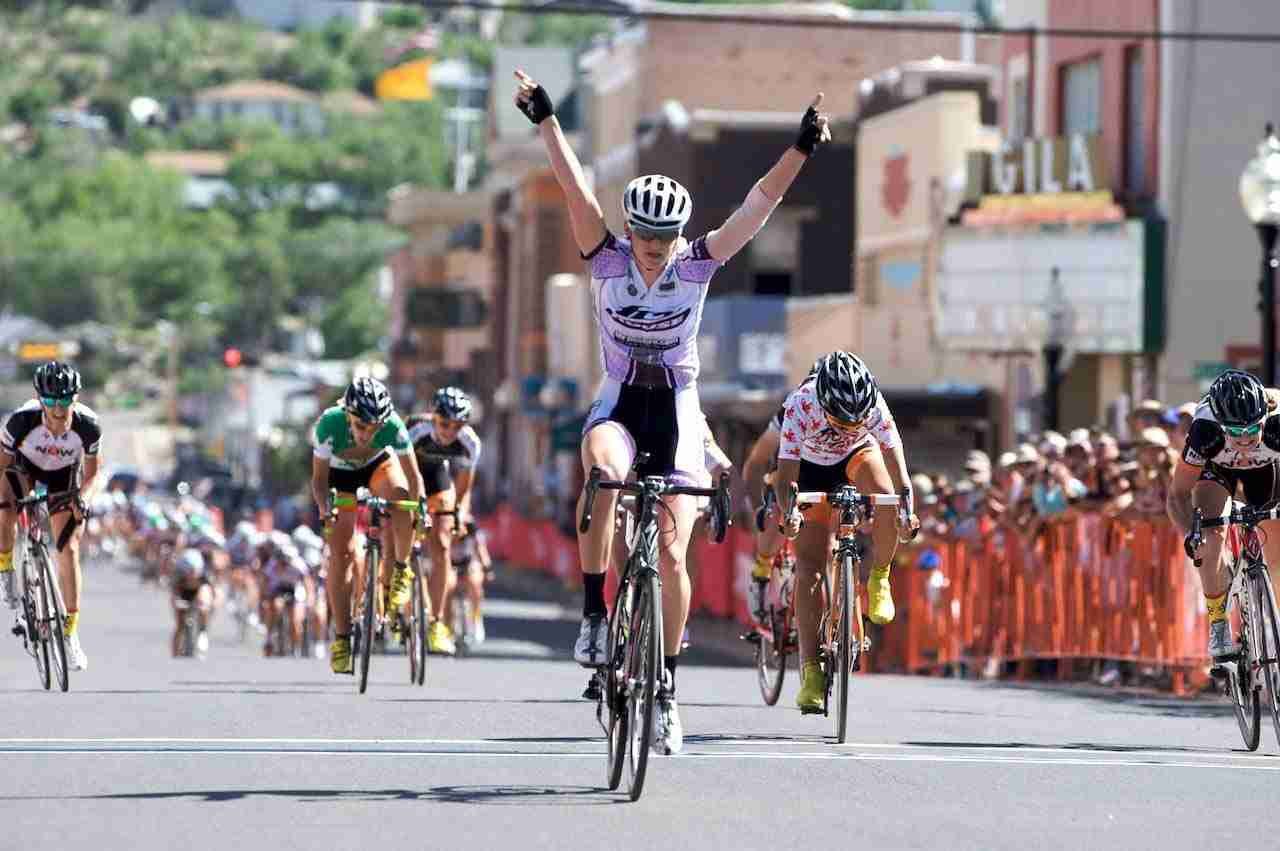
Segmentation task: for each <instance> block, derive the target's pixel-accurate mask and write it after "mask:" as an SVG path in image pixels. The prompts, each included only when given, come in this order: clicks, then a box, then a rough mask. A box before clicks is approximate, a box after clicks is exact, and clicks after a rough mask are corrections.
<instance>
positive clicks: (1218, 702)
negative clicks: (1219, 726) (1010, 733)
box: [983, 682, 1234, 718]
mask: <svg viewBox="0 0 1280 851" xmlns="http://www.w3.org/2000/svg"><path fill="white" fill-rule="evenodd" d="M983 688H987V689H1000V690H1010V691H1029V692H1035V693H1036V694H1037V695H1038V696H1041V697H1045V698H1050V699H1057V700H1071V701H1094V702H1098V703H1105V704H1108V705H1110V706H1113V707H1117V708H1118V709H1119V710H1120V711H1119V712H1118V714H1122V715H1143V716H1151V715H1156V716H1162V717H1165V718H1230V717H1231V716H1232V714H1233V712H1234V710H1233V709H1232V708H1231V704H1229V703H1228V702H1227V701H1226V699H1225V698H1222V697H1213V696H1203V697H1199V698H1197V697H1173V696H1171V695H1170V696H1165V695H1161V694H1157V693H1154V692H1150V691H1127V690H1118V689H1109V688H1104V687H1101V686H1089V685H1083V684H1080V683H1071V684H1066V685H1051V684H1048V683H1014V682H990V683H983Z"/></svg>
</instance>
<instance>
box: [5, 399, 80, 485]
mask: <svg viewBox="0 0 1280 851" xmlns="http://www.w3.org/2000/svg"><path fill="white" fill-rule="evenodd" d="M101 441H102V428H101V427H100V426H99V425H98V415H97V414H95V413H94V412H93V411H92V410H90V409H89V408H88V407H87V406H85V405H81V404H80V403H79V402H76V403H75V404H74V405H72V406H71V427H70V428H68V429H67V433H66V434H63V435H55V434H54V433H53V432H51V431H49V429H47V428H45V425H44V409H43V408H42V407H41V405H40V400H39V399H32V400H31V401H30V402H27V403H26V404H25V405H23V406H22V407H21V408H18V410H16V411H14V412H13V413H12V414H10V415H9V419H8V420H7V421H6V422H5V424H4V428H3V429H0V450H4V451H5V452H7V453H9V454H10V455H14V456H17V457H19V458H22V459H25V461H26V463H28V464H30V465H31V466H34V467H36V468H38V469H40V470H44V471H45V472H53V471H55V470H65V469H67V468H68V467H74V466H76V465H77V464H79V463H80V459H81V458H83V457H84V456H86V455H97V454H98V445H99V443H100V442H101Z"/></svg>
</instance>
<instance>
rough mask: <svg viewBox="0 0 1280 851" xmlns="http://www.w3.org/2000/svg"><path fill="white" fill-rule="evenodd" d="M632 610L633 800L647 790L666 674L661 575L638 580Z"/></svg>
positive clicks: (630, 725) (630, 723) (630, 743)
mask: <svg viewBox="0 0 1280 851" xmlns="http://www.w3.org/2000/svg"><path fill="white" fill-rule="evenodd" d="M636 592H637V593H636V601H635V609H634V611H633V612H632V618H631V620H632V628H631V635H632V642H631V647H630V653H629V654H628V660H627V672H628V675H627V679H628V681H629V690H628V693H627V727H628V728H629V735H628V736H627V770H628V774H629V777H628V783H627V788H628V789H629V791H630V796H631V800H633V801H636V800H639V798H640V793H641V792H642V791H643V790H644V778H645V771H646V769H647V768H648V765H649V750H650V746H651V744H652V742H653V704H654V699H655V697H656V696H657V693H658V678H659V677H660V676H662V591H661V587H660V586H659V584H658V577H657V576H656V575H653V574H649V575H647V576H643V577H642V578H641V579H640V580H639V581H638V582H637V583H636Z"/></svg>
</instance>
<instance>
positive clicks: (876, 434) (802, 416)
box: [778, 378, 902, 467]
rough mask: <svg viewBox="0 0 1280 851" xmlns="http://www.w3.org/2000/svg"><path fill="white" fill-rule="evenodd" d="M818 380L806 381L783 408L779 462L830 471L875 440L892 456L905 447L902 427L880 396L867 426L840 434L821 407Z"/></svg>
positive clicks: (792, 392)
mask: <svg viewBox="0 0 1280 851" xmlns="http://www.w3.org/2000/svg"><path fill="white" fill-rule="evenodd" d="M815 387H816V382H815V381H814V379H812V378H809V379H806V380H805V382H804V383H803V384H801V385H800V386H799V387H797V388H796V389H795V390H793V391H791V395H789V396H788V397H787V401H786V402H784V403H783V405H782V437H781V441H780V442H779V444H778V460H779V461H808V462H809V463H811V464H818V465H820V466H823V467H829V466H831V465H832V464H838V463H840V462H841V461H843V460H844V459H845V458H847V457H849V453H850V452H852V451H853V450H855V449H858V448H859V447H861V446H863V445H864V444H866V443H867V442H868V441H871V440H875V441H876V442H877V443H879V444H880V448H881V449H882V450H884V452H885V453H888V452H889V451H890V450H892V449H893V448H894V447H896V446H900V445H901V444H902V438H901V437H900V436H899V435H898V427H897V425H895V424H894V422H893V414H892V413H890V412H889V405H888V404H887V403H886V402H885V401H884V396H881V395H880V394H879V392H877V393H876V404H875V407H874V408H872V409H871V413H870V414H869V415H868V416H867V419H866V421H865V422H863V423H862V424H860V425H859V426H858V427H857V428H856V429H853V430H850V431H840V430H839V429H834V428H832V427H831V426H830V424H828V423H827V417H826V415H825V414H824V413H823V411H822V406H821V405H819V404H818V394H817V390H816V389H815Z"/></svg>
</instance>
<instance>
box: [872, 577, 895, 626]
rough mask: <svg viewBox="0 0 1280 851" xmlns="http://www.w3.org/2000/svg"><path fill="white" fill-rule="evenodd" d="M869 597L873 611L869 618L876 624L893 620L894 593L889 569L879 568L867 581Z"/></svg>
mask: <svg viewBox="0 0 1280 851" xmlns="http://www.w3.org/2000/svg"><path fill="white" fill-rule="evenodd" d="M867 596H868V597H869V600H868V602H869V603H870V608H871V611H870V612H868V613H867V616H868V617H870V618H871V622H872V623H874V624H886V623H888V622H889V621H891V620H893V615H894V610H893V591H892V590H891V589H890V588H889V568H887V567H877V568H873V569H872V571H871V576H870V578H869V579H868V580H867Z"/></svg>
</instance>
